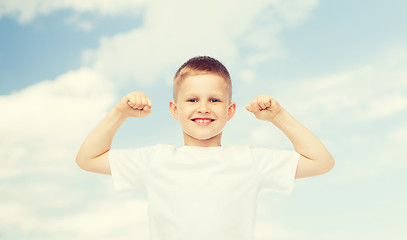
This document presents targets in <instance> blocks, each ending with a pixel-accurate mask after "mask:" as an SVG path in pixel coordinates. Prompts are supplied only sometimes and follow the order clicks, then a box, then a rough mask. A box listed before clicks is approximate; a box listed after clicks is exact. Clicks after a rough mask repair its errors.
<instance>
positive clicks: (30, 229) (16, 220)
mask: <svg viewBox="0 0 407 240" xmlns="http://www.w3.org/2000/svg"><path fill="white" fill-rule="evenodd" d="M85 206H86V205H85ZM0 211H1V212H2V214H1V215H0V230H1V232H2V236H3V237H6V238H7V237H8V238H7V239H17V238H20V237H21V236H31V237H30V239H33V238H34V239H37V238H36V237H35V236H37V237H38V239H53V238H54V239H55V238H58V239H78V240H82V239H83V240H85V239H100V240H109V239H112V238H114V239H119V240H121V239H123V240H125V239H130V238H137V239H148V236H149V231H148V221H147V220H148V218H147V217H148V213H147V202H146V201H144V200H131V201H129V200H121V201H117V200H116V201H97V202H94V203H92V204H91V205H90V206H89V208H88V209H86V210H79V211H78V210H76V211H73V212H70V213H69V214H66V215H59V216H53V217H52V218H48V217H45V216H39V215H37V214H35V212H34V211H32V209H30V207H28V206H25V205H21V204H16V203H0ZM16 229H18V232H16V231H15V230H16ZM33 235H35V236H33ZM22 238H24V237H22Z"/></svg>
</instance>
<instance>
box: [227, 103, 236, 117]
mask: <svg viewBox="0 0 407 240" xmlns="http://www.w3.org/2000/svg"><path fill="white" fill-rule="evenodd" d="M235 112H236V103H235V102H231V103H230V105H229V109H228V121H229V120H230V119H232V117H233V116H234V115H235Z"/></svg>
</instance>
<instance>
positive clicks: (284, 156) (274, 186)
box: [251, 147, 300, 195]
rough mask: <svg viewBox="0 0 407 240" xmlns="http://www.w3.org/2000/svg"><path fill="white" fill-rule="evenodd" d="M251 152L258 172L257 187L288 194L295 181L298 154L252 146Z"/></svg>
mask: <svg viewBox="0 0 407 240" xmlns="http://www.w3.org/2000/svg"><path fill="white" fill-rule="evenodd" d="M251 153H252V156H253V159H254V162H255V164H256V165H257V169H258V174H259V188H260V190H261V189H271V190H274V191H277V192H281V193H283V194H286V195H289V194H290V193H291V192H292V189H293V187H294V182H295V173H296V170H297V164H298V160H299V157H300V154H299V153H297V152H295V151H285V150H275V149H268V148H262V147H252V148H251Z"/></svg>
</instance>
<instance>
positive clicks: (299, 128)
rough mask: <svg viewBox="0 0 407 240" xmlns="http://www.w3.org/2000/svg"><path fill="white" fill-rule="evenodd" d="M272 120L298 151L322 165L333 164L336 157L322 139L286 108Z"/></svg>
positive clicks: (329, 165)
mask: <svg viewBox="0 0 407 240" xmlns="http://www.w3.org/2000/svg"><path fill="white" fill-rule="evenodd" d="M270 122H272V123H273V124H274V125H275V126H276V127H278V128H279V129H280V130H281V131H282V132H283V133H284V134H285V135H286V136H287V137H288V139H289V140H290V141H291V143H292V144H293V146H294V149H295V151H296V152H298V153H299V154H301V155H303V156H304V157H306V158H308V159H311V160H313V161H315V162H318V163H319V164H321V165H324V166H327V167H329V168H330V167H331V166H333V164H334V159H333V157H332V155H331V154H330V153H329V152H328V150H327V149H326V148H325V146H324V145H323V144H322V143H321V141H320V140H319V139H318V138H317V137H316V136H315V135H314V134H313V133H312V132H311V131H310V130H308V129H307V128H306V127H305V126H304V125H302V124H301V123H300V122H298V121H297V120H296V119H294V117H292V116H291V115H290V114H289V113H288V112H287V111H286V110H284V109H282V110H281V112H280V113H279V114H277V115H276V116H275V118H274V119H273V120H271V121H270Z"/></svg>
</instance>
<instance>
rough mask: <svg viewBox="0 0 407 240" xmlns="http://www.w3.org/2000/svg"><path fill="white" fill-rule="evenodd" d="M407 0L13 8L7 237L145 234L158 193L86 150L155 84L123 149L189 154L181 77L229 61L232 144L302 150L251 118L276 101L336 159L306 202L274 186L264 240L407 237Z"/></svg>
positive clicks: (26, 4)
mask: <svg viewBox="0 0 407 240" xmlns="http://www.w3.org/2000/svg"><path fill="white" fill-rule="evenodd" d="M406 9H407V2H406V1H403V0H399V1H397V0H390V1H386V2H384V1H378V0H373V1H367V0H363V1H317V0H254V1H243V0H234V1H231V0H230V1H228V0H206V1H191V0H189V1H188V0H172V1H165V0H151V1H149V0H117V1H107V0H106V1H100V0H88V1H81V0H71V1H69V0H30V1H22V0H18V1H17V0H0V84H1V87H0V109H1V118H0V163H1V167H0V239H30V240H31V239H41V240H44V239H62V240H63V239H87V240H88V239H98V240H108V239H115V240H116V239H119V240H121V239H123V240H125V239H148V234H149V231H148V222H147V221H148V220H147V214H148V213H147V206H148V202H147V201H146V196H145V194H144V193H142V192H135V193H117V192H115V191H114V190H113V186H112V183H111V178H110V177H109V176H103V175H97V174H92V173H86V172H84V171H82V170H80V169H79V168H78V167H77V166H76V165H75V162H74V159H75V155H76V152H77V150H78V148H79V146H80V145H81V143H82V142H83V140H84V139H85V137H86V136H87V135H88V134H89V132H90V131H91V130H92V129H93V128H94V127H95V126H96V124H97V123H98V122H100V121H101V120H102V119H103V117H104V116H105V115H106V114H107V112H108V111H109V110H110V109H111V108H112V107H113V106H114V104H115V103H116V102H117V101H118V100H119V99H120V98H121V97H122V96H123V95H124V94H126V93H128V92H130V91H136V90H137V91H143V92H145V93H146V94H147V95H148V96H149V97H150V99H151V100H152V102H153V109H152V111H153V114H152V115H150V116H149V117H147V118H144V119H130V120H128V121H127V122H126V123H125V124H124V125H123V126H122V128H121V129H120V130H119V132H118V133H117V135H116V137H115V140H114V143H113V145H114V147H115V148H133V147H139V146H148V145H152V144H156V143H169V144H173V145H176V146H181V145H182V143H183V140H182V134H181V131H180V128H179V125H178V122H177V121H175V120H174V119H172V118H171V116H170V114H169V112H168V102H169V101H170V100H171V97H172V86H171V81H172V77H173V74H174V73H175V71H176V70H177V68H178V67H179V66H180V65H181V64H182V63H183V62H184V61H186V60H187V59H189V58H190V57H193V56H196V55H210V56H213V57H216V58H218V59H219V60H221V61H222V62H223V63H224V64H225V65H226V67H228V69H229V71H230V72H231V75H232V80H233V84H234V85H233V88H234V89H233V98H234V99H233V100H234V101H236V102H237V106H238V110H237V113H236V115H235V117H234V119H232V120H231V121H230V122H229V124H228V126H227V127H226V128H225V132H224V139H223V145H232V144H250V145H257V146H268V147H271V148H277V149H292V146H291V144H290V142H289V141H288V140H287V139H286V138H285V136H284V135H283V134H282V133H281V132H279V131H278V129H276V128H275V127H274V126H272V125H271V124H269V123H266V122H261V121H259V120H257V119H255V118H254V116H252V115H251V114H250V113H248V112H246V111H245V110H244V105H245V104H246V103H248V102H250V101H251V100H252V99H253V98H254V97H255V96H257V95H259V94H270V95H272V96H273V97H274V98H275V99H277V100H278V101H279V102H280V104H281V105H282V106H283V107H284V108H286V109H287V110H288V111H289V112H290V113H291V114H292V115H293V116H294V117H295V118H297V119H298V120H299V121H300V122H302V123H303V124H304V125H306V126H307V127H308V128H310V129H311V130H312V131H313V132H314V133H315V134H316V135H317V136H318V137H319V138H320V139H321V140H322V141H323V143H324V144H325V145H326V146H327V148H328V149H329V150H330V152H331V153H332V155H333V156H334V157H335V159H336V165H335V168H334V169H333V170H332V171H331V172H330V173H328V174H326V175H323V176H318V177H314V178H307V179H300V180H297V182H296V186H295V188H294V191H293V193H292V194H291V195H290V196H284V195H281V194H278V193H273V192H262V193H261V195H260V196H259V201H258V214H257V215H258V217H257V227H256V237H257V239H259V240H266V239H267V240H268V239H272V240H277V239H281V240H283V239H293V240H300V239H301V240H303V239H313V240H325V239H331V240H339V239H341V240H342V239H370V240H375V239H380V240H382V239H404V237H405V236H406V235H407V230H406V226H405V222H406V217H405V216H406V215H407V206H406V202H407V192H406V190H405V183H406V182H407V177H406V174H405V172H406V170H407V159H406V155H405V152H404V149H405V146H406V143H407V122H406V117H407V30H406V27H405V26H406V23H407V15H406V14H405V10H406Z"/></svg>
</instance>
